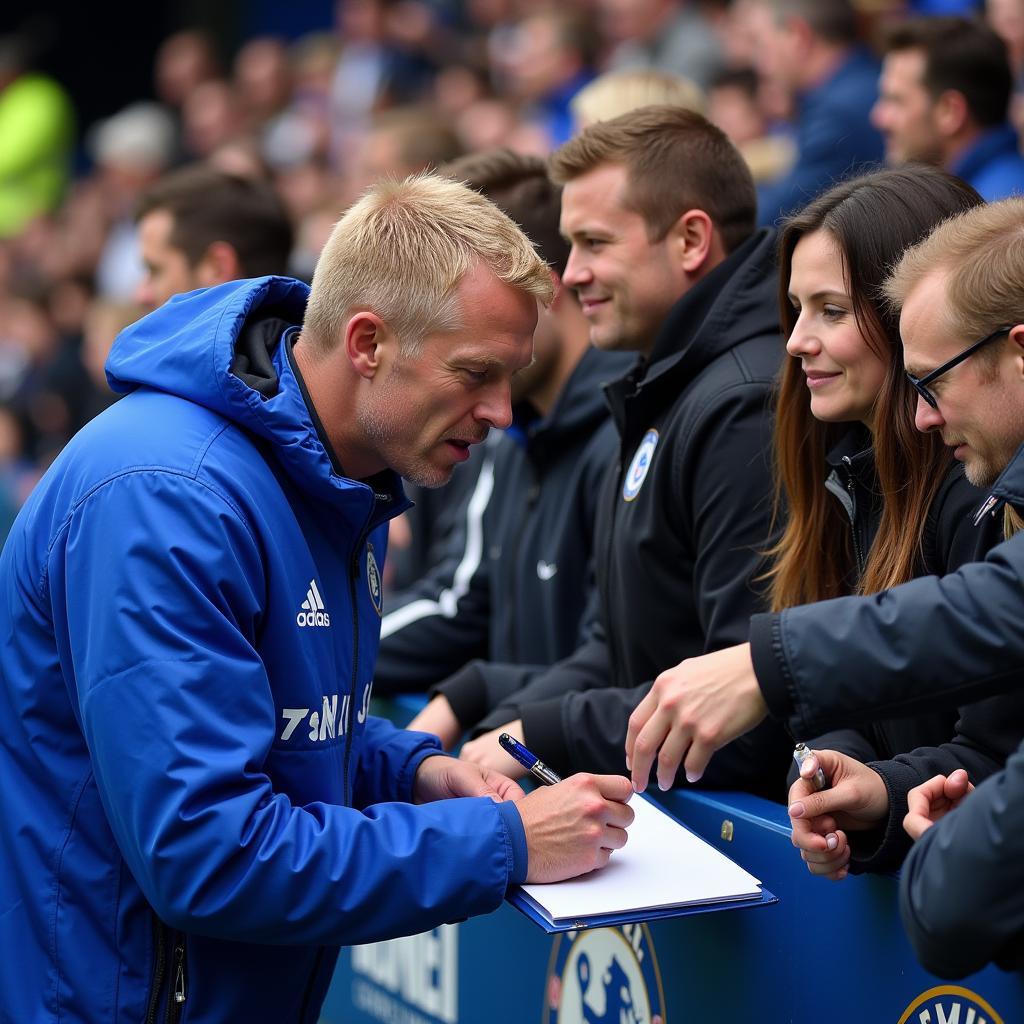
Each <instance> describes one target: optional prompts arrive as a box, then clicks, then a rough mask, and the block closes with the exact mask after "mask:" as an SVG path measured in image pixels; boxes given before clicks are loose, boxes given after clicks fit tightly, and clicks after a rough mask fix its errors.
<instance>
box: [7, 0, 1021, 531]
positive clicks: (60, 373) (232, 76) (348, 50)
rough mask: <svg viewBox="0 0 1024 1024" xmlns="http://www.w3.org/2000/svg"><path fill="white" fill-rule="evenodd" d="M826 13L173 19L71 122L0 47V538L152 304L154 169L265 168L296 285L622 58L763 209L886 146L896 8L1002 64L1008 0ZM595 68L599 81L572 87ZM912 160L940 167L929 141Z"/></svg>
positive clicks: (1011, 32) (405, 5)
mask: <svg viewBox="0 0 1024 1024" xmlns="http://www.w3.org/2000/svg"><path fill="white" fill-rule="evenodd" d="M846 7H847V5H845V4H841V5H835V4H829V3H817V2H815V0H705V2H697V0H690V2H683V0H572V2H564V3H561V4H559V5H557V7H556V6H554V5H550V4H548V3H545V2H543V0H464V2H460V3H442V2H440V0H436V2H433V0H398V2H394V0H344V2H342V3H339V4H338V5H337V8H336V17H335V23H334V24H333V25H324V27H323V30H322V31H321V32H317V33H312V34H307V35H305V36H302V37H301V38H298V39H295V40H285V39H280V38H269V37H263V38H253V39H249V40H248V41H246V42H244V44H243V45H241V47H240V48H239V49H238V50H237V52H235V53H233V54H231V55H230V56H229V59H225V55H223V54H221V53H220V52H218V47H217V45H216V43H215V41H214V40H212V39H211V38H208V37H207V36H206V35H204V34H203V33H202V32H200V31H196V30H183V31H179V32H177V33H176V34H174V35H172V36H170V37H169V38H167V39H166V40H165V41H164V42H163V44H162V45H161V46H160V48H159V50H158V52H157V53H156V55H155V61H154V68H153V95H152V97H147V98H139V97H125V101H126V105H125V106H124V108H123V109H121V110H120V111H118V112H116V113H114V114H113V115H112V116H110V117H108V118H107V119H105V120H103V121H101V122H99V123H95V124H78V125H77V126H76V125H75V113H74V97H73V96H72V97H69V96H68V95H67V94H66V93H65V91H64V90H63V89H62V88H61V86H60V85H59V83H58V82H56V81H55V80H53V79H52V78H50V77H48V76H46V75H42V74H38V73H35V72H34V71H33V70H32V60H31V55H30V53H29V51H28V50H27V49H26V48H25V47H24V46H23V45H22V43H23V42H24V41H23V40H19V39H17V38H14V37H10V38H7V39H5V40H3V41H2V42H0V535H2V534H3V533H5V532H6V525H7V524H8V523H9V521H10V520H11V518H12V517H13V514H14V513H15V512H16V510H17V508H18V507H19V506H20V504H21V502H22V501H23V500H24V498H25V496H26V495H27V493H28V491H29V490H30V489H31V487H32V485H33V483H34V482H35V480H36V479H37V478H38V476H39V475H40V473H41V472H42V470H43V469H45V467H46V466H47V465H48V464H49V463H50V462H51V461H52V459H53V458H54V457H55V455H56V454H57V453H58V452H59V451H60V449H61V447H62V446H63V445H64V444H65V443H66V441H67V440H68V438H69V437H70V436H71V435H72V434H73V433H74V432H75V431H76V430H77V429H79V428H80V427H81V426H82V425H83V424H84V423H85V422H86V421H87V420H88V419H89V418H91V417H92V416H93V415H94V414H95V413H96V412H97V411H98V410H100V409H102V408H103V407H105V405H107V404H109V403H110V402H111V401H113V398H114V396H113V395H112V394H111V393H110V392H109V390H108V389H107V387H106V383H105V379H104V373H103V363H104V359H105V355H106V351H107V350H108V348H109V346H110V344H111V342H112V340H113V338H114V337H115V335H116V334H117V333H118V331H119V330H120V329H121V328H123V327H124V326H126V325H127V324H129V323H131V322H132V321H133V320H135V319H136V318H137V317H138V316H140V315H141V314H142V313H143V312H144V311H145V308H146V306H147V304H151V303H148V302H147V290H146V284H145V282H146V277H147V271H146V268H145V266H144V263H143V259H142V256H141V255H140V246H139V224H138V223H137V216H138V209H139V203H140V199H141V198H142V197H143V196H144V195H145V193H146V192H147V190H148V189H150V188H151V187H152V186H153V185H154V183H155V182H157V181H158V180H159V179H160V178H161V177H162V176H163V175H164V174H165V173H166V172H168V171H169V170H172V169H175V168H178V167H181V166H183V165H186V164H191V163H194V162H197V161H202V162H206V163H209V164H212V165H214V166H216V167H218V168H221V169H223V170H224V171H226V172H228V173H230V174H233V175H238V176H242V177H245V178H251V179H257V180H260V181H264V182H266V183H267V184H268V185H269V186H271V187H272V188H273V189H274V190H275V191H276V193H277V195H278V196H279V198H280V200H281V202H282V203H283V204H284V207H285V209H286V211H287V215H288V217H289V219H290V221H291V224H292V228H293V232H294V243H293V245H292V248H291V252H290V255H289V257H288V259H287V261H286V265H284V266H281V267H280V268H279V269H280V271H281V272H287V273H290V274H292V275H294V276H297V277H300V278H304V279H309V277H310V276H311V274H312V270H313V267H314V265H315V262H316V259H317V256H318V254H319V252H320V249H321V247H322V245H323V243H324V241H325V239H326V237H327V235H328V234H329V232H330V229H331V227H332V225H333V224H334V222H335V221H336V220H337V218H338V216H339V214H340V212H341V211H342V210H343V209H345V208H346V207H347V206H348V205H349V204H350V203H351V202H352V200H353V199H354V197H356V196H357V195H358V194H359V193H360V192H361V191H362V190H363V189H364V188H365V187H366V186H367V185H368V184H370V183H371V182H373V181H374V180H376V179H377V178H379V177H381V176H382V175H396V176H404V175H407V174H410V173H415V172H417V171H419V170H421V169H423V168H426V167H431V166H437V165H439V164H441V163H443V162H446V161H449V160H451V159H453V158H455V157H457V156H459V155H462V154H465V153H471V152H475V151H478V150H482V149H485V148H487V147H490V146H493V145H495V144H497V143H500V144H502V145H506V146H509V147H510V148H512V149H513V150H515V151H517V152H522V153H527V154H534V155H539V156H545V155H546V154H547V153H549V152H550V151H551V150H552V149H554V148H555V147H557V146H558V145H560V144H562V143H563V142H565V141H566V140H567V139H568V138H569V137H570V136H571V135H572V133H573V132H574V130H575V128H576V127H577V126H578V124H579V123H580V121H581V119H586V118H587V117H588V116H589V117H593V116H594V115H593V114H589V115H588V114H587V112H586V110H585V109H584V103H582V102H580V101H577V102H576V103H574V100H575V99H576V97H577V95H578V94H579V93H580V90H581V89H584V88H588V91H589V92H590V94H591V99H592V100H593V101H594V103H596V104H597V105H598V106H600V108H601V109H604V110H606V111H608V113H606V114H604V115H598V116H612V115H614V114H617V113H619V112H620V111H619V110H618V109H616V108H615V105H616V103H617V102H619V103H620V104H621V102H622V100H623V98H624V97H625V96H626V95H627V94H628V95H630V96H633V94H634V92H636V95H637V97H638V98H637V99H631V100H629V101H628V102H629V103H630V104H631V105H635V104H636V103H638V102H643V98H642V97H643V88H645V87H646V86H643V85H642V86H640V87H637V85H636V82H633V83H630V81H629V79H628V77H626V76H628V75H629V73H630V72H633V71H636V70H638V69H639V70H643V71H645V72H648V71H649V72H654V73H655V78H656V77H657V76H658V75H661V76H662V78H663V79H664V81H666V82H671V83H673V88H674V89H676V91H677V93H678V97H679V98H678V100H677V102H679V103H681V104H682V105H686V106H691V107H693V108H696V109H701V110H703V111H704V112H706V113H707V114H708V115H709V116H710V118H711V119H712V120H713V121H715V122H716V123H718V124H719V125H720V126H721V127H722V128H723V129H724V130H725V131H726V132H727V134H728V135H729V136H730V138H732V139H733V141H734V142H735V143H736V144H737V146H738V147H739V148H740V149H741V151H742V152H743V154H744V155H745V157H746V158H747V160H748V163H749V164H750V166H751V168H752V170H753V172H754V176H755V180H756V181H757V182H758V184H759V188H760V189H761V196H760V198H761V200H762V203H761V216H762V219H763V220H765V221H766V222H770V221H772V220H774V219H775V218H777V216H778V215H779V214H781V213H785V212H788V211H790V210H791V209H792V208H793V207H794V205H797V204H799V203H800V202H801V201H802V200H805V199H806V198H808V197H809V195H810V194H811V192H812V191H813V190H814V189H815V188H817V187H820V186H821V185H824V184H828V183H829V182H830V181H831V180H832V179H833V178H836V177H839V176H840V175H841V174H842V173H843V172H844V171H845V170H847V169H849V167H850V166H853V165H854V164H857V163H860V164H868V163H870V162H871V161H874V160H880V159H881V158H882V156H883V149H885V150H886V152H887V153H888V155H889V156H890V157H892V156H893V155H894V154H896V155H899V154H898V148H899V147H898V145H897V144H896V143H895V142H894V140H893V133H894V131H895V129H893V127H892V125H893V119H894V117H896V118H898V111H897V108H898V107H899V106H900V105H901V104H903V105H904V107H905V105H906V103H907V98H906V97H905V96H901V95H896V94H895V93H893V91H892V89H890V90H889V91H890V93H891V95H889V96H888V100H887V101H886V102H885V103H884V104H882V105H879V106H876V107H875V108H874V113H872V105H873V104H874V102H875V99H876V95H877V81H878V73H879V69H880V63H879V62H880V60H881V56H882V55H883V54H884V53H886V46H885V44H884V42H883V39H884V37H885V33H886V32H887V31H888V30H889V29H890V28H891V26H892V24H893V23H897V22H899V21H900V20H901V19H903V18H904V17H906V16H907V15H916V14H919V13H922V12H924V13H933V12H939V9H940V8H941V13H943V14H948V12H949V9H950V8H954V7H955V8H957V12H958V13H966V14H971V13H978V14H982V13H983V14H984V16H985V17H987V18H988V20H989V22H990V24H991V26H992V28H993V29H994V30H995V33H997V34H998V37H1000V38H1001V39H1002V41H1003V44H1005V47H1006V51H1007V54H1008V59H1009V66H1008V71H1007V73H1008V74H1011V75H1012V76H1013V77H1014V78H1015V79H1016V80H1017V81H1019V80H1020V74H1021V66H1022V64H1024V3H1021V2H1020V0H991V2H990V3H989V4H988V5H987V10H986V11H985V12H972V11H971V10H970V8H971V5H970V4H967V3H963V4H959V5H957V4H951V3H944V4H939V3H934V2H933V3H925V2H920V3H917V4H911V3H907V4H900V3H898V2H896V0H893V2H891V3H875V2H872V3H867V2H866V0H862V2H861V3H860V4H858V5H855V8H854V9H853V12H852V17H851V16H850V12H849V11H847V13H846V14H842V12H840V14H839V15H836V14H835V11H833V8H836V9H837V10H838V9H839V8H843V9H845V8H846ZM822 12H823V13H822ZM830 12H832V13H831V14H830ZM993 38H997V37H996V36H995V35H994V36H993ZM997 44H998V38H997ZM896 45H897V48H898V49H899V50H900V51H906V50H907V48H908V45H909V46H910V47H911V48H913V47H915V46H918V45H919V43H917V42H915V41H914V40H913V39H912V40H911V41H910V43H909V44H908V43H907V42H906V40H904V41H903V42H902V43H900V42H899V41H898V40H897V44H896ZM904 56H906V54H905V53H904ZM997 56H998V54H997ZM887 59H888V58H887ZM900 70H902V69H900V68H896V69H895V70H893V69H890V68H887V69H886V77H885V78H883V81H886V80H887V79H889V78H892V76H893V75H895V74H896V72H897V71H900ZM605 73H612V74H613V75H615V76H616V77H613V78H611V79H606V78H604V77H602V78H601V80H600V81H599V82H597V83H595V84H593V85H592V84H591V83H592V82H594V80H595V79H596V78H598V77H599V76H604V75H605ZM618 76H623V77H618ZM663 85H664V82H663ZM638 88H639V92H637V89H638ZM665 88H668V86H665ZM893 88H895V87H893ZM658 95H659V97H660V96H664V95H665V93H664V91H662V92H660V93H659V94H658ZM584 98H585V97H584ZM1015 102H1016V101H1015ZM1014 109H1015V110H1016V108H1014ZM894 112H895V113H894ZM954 113H955V112H954ZM940 114H941V115H942V116H944V117H947V121H948V119H949V117H950V116H953V115H948V116H947V114H948V112H946V111H941V112H940ZM998 120H999V121H1000V123H1001V120H1002V119H1001V118H999V119H998ZM947 121H944V122H943V124H944V125H945V124H946V123H947ZM957 124H958V128H957V130H959V122H958V123H957ZM837 125H841V126H842V130H841V131H840V130H839V129H838V128H837ZM837 131H838V135H837V134H836V133H837ZM1006 131H1010V130H1009V129H1006ZM1004 134H1005V133H1004ZM883 136H884V142H883ZM1008 138H1009V139H1010V143H1009V144H1010V146H1011V148H1012V147H1015V146H1016V136H1015V135H1013V134H1012V132H1010V135H1009V136H1008ZM1004 141H1005V138H1004ZM948 148H949V147H948V146H947V149H948ZM912 155H914V156H915V157H918V158H921V157H924V158H926V159H933V160H934V162H937V163H942V162H946V163H949V162H951V161H953V157H949V158H948V159H947V156H946V150H942V149H940V151H938V152H933V151H931V150H929V151H928V152H926V153H914V154H912ZM72 166H76V167H79V168H81V167H84V168H85V169H84V170H79V171H78V172H77V173H75V174H72V173H71V171H70V168H71V167H72ZM965 176H966V175H965ZM979 190H980V191H982V193H983V194H984V192H985V190H984V189H983V188H980V186H979Z"/></svg>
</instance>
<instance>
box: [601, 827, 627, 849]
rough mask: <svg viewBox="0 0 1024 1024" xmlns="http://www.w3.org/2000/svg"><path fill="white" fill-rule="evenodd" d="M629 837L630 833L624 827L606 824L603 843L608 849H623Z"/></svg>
mask: <svg viewBox="0 0 1024 1024" xmlns="http://www.w3.org/2000/svg"><path fill="white" fill-rule="evenodd" d="M628 839H629V833H628V832H626V830H625V829H624V828H615V827H614V826H613V825H605V827H604V837H603V838H602V840H601V845H602V846H603V847H604V848H605V849H606V850H621V849H622V848H623V847H624V846H625V845H626V841H627V840H628Z"/></svg>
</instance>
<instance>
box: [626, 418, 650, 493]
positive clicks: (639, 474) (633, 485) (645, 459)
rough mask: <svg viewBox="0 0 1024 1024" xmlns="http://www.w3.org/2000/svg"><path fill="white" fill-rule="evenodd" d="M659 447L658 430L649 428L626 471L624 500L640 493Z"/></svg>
mask: <svg viewBox="0 0 1024 1024" xmlns="http://www.w3.org/2000/svg"><path fill="white" fill-rule="evenodd" d="M657 447H658V432H657V431H656V430H648V431H647V433H646V434H644V437H643V440H642V441H641V442H640V447H639V448H637V450H636V455H634V456H633V461H632V462H631V463H630V464H629V469H628V470H627V471H626V479H625V480H624V481H623V483H622V498H623V501H632V500H633V499H634V498H635V497H636V496H637V495H638V494H639V493H640V488H641V487H643V485H644V480H645V479H646V478H647V471H648V470H649V469H650V468H651V460H652V459H653V458H654V449H655V448H657Z"/></svg>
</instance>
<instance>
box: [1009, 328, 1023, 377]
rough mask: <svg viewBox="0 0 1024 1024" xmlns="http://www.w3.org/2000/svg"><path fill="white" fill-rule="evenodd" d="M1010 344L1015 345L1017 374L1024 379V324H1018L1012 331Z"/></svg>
mask: <svg viewBox="0 0 1024 1024" xmlns="http://www.w3.org/2000/svg"><path fill="white" fill-rule="evenodd" d="M1010 344H1011V345H1012V346H1013V354H1014V365H1015V366H1016V368H1017V375H1018V376H1019V377H1020V378H1021V380H1024V324H1017V326H1016V327H1014V329H1013V330H1012V331H1010Z"/></svg>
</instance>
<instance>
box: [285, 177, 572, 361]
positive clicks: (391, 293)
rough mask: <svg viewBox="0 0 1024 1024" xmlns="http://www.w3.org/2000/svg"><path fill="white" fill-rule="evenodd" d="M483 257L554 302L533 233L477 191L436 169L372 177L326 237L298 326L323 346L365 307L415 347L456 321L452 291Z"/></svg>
mask: <svg viewBox="0 0 1024 1024" xmlns="http://www.w3.org/2000/svg"><path fill="white" fill-rule="evenodd" d="M480 263H482V264H484V265H485V266H487V267H488V268H489V269H490V270H491V271H492V272H493V273H494V275H495V276H496V277H497V278H498V279H499V280H500V281H503V282H504V283H505V284H507V285H510V286H511V287H513V288H518V289H520V290H521V291H523V292H525V293H526V294H528V295H532V296H533V297H535V298H536V299H539V300H540V301H541V302H543V303H545V304H546V303H548V302H550V301H551V297H552V291H553V289H552V283H551V274H550V272H549V271H548V268H547V267H546V266H545V265H544V263H543V262H542V261H541V259H540V257H539V256H538V255H537V253H536V252H535V251H534V248H533V246H532V245H531V243H530V240H529V239H528V238H527V237H526V235H524V234H523V232H522V231H521V230H520V229H519V228H518V227H517V226H516V224H515V223H514V222H513V221H512V220H511V219H510V218H509V217H507V216H506V215H505V214H504V213H502V212H501V211H500V210H499V209H498V208H497V207H496V206H495V205H494V204H493V203H491V202H490V201H489V200H487V199H485V198H484V197H483V196H481V195H480V194H479V193H477V192H474V191H473V190H472V189H470V188H467V187H466V186H465V185H463V184H461V183H459V182H455V181H450V180H449V179H447V178H441V177H438V176H437V175H435V174H419V175H414V176H412V177H410V178H406V179H405V180H404V181H382V182H378V183H377V184H376V185H374V186H373V187H372V188H371V189H369V190H368V191H367V192H366V193H365V194H364V195H363V196H362V198H361V199H359V201H358V202H356V203H355V204H354V205H353V206H351V207H350V208H349V209H348V211H347V212H346V213H345V215H344V216H343V217H342V218H341V220H339V221H338V223H337V224H336V225H335V226H334V230H333V231H332V232H331V236H330V238H329V239H328V240H327V244H326V245H325V246H324V249H323V252H322V253H321V255H320V260H319V262H318V263H317V266H316V271H315V273H314V274H313V284H312V289H311V291H310V296H309V304H308V306H307V307H306V317H305V321H304V323H303V335H304V336H306V337H308V338H309V340H310V341H311V342H312V344H313V345H314V346H315V348H316V349H318V350H319V351H321V352H326V351H328V350H330V349H331V348H333V347H334V345H335V344H336V343H337V341H338V339H339V338H340V336H341V331H342V328H343V326H344V324H345V322H346V321H347V319H348V317H349V316H350V315H351V313H352V312H353V311H354V310H356V309H369V310H372V311H373V312H374V313H376V314H377V315H378V316H379V317H380V318H381V319H382V320H384V321H385V323H387V324H388V326H389V327H391V329H392V330H393V331H394V332H395V333H396V335H397V336H398V338H399V339H400V341H401V344H402V349H403V351H404V352H406V353H407V354H408V353H412V352H415V350H416V349H417V348H418V346H419V344H420V342H421V341H422V339H423V338H424V337H425V336H426V335H427V334H431V333H434V332H435V331H450V330H454V329H457V328H458V326H459V310H458V304H457V302H456V296H455V290H456V288H457V287H458V285H459V282H460V281H461V280H462V278H463V277H464V276H465V274H466V273H467V272H468V271H470V270H471V269H472V268H473V267H475V266H476V265H477V264H480Z"/></svg>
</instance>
